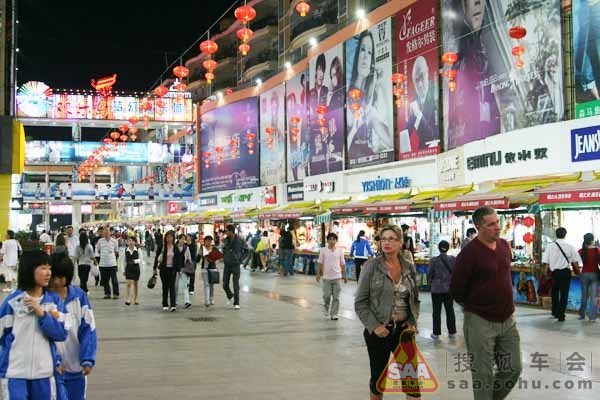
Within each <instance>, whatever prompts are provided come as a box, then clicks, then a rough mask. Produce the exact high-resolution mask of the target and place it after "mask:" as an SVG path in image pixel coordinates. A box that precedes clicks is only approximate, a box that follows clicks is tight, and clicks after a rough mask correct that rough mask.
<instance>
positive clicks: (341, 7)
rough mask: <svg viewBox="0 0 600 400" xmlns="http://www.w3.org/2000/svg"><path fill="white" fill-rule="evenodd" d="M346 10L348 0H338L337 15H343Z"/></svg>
mask: <svg viewBox="0 0 600 400" xmlns="http://www.w3.org/2000/svg"><path fill="white" fill-rule="evenodd" d="M347 12H348V0H338V17H343V16H344V15H346V13H347Z"/></svg>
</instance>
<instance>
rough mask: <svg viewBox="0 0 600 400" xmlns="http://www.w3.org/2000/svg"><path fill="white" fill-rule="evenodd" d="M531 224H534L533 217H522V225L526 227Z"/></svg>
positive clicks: (529, 226)
mask: <svg viewBox="0 0 600 400" xmlns="http://www.w3.org/2000/svg"><path fill="white" fill-rule="evenodd" d="M533 224H535V220H534V219H533V217H530V216H527V217H525V218H523V225H525V226H526V227H527V228H531V227H532V226H533Z"/></svg>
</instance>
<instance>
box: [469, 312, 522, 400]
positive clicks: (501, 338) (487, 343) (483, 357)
mask: <svg viewBox="0 0 600 400" xmlns="http://www.w3.org/2000/svg"><path fill="white" fill-rule="evenodd" d="M463 328H464V334H465V343H466V345H467V350H468V351H469V353H470V354H471V355H472V356H473V363H472V370H471V375H472V377H473V382H477V385H475V384H473V399H474V400H501V399H504V398H506V396H508V394H509V393H510V391H511V389H512V388H513V387H514V386H515V384H516V382H517V379H519V376H520V375H521V370H522V368H523V367H522V365H521V341H520V337H519V331H518V330H517V324H516V322H515V319H514V317H513V316H511V317H509V318H508V319H507V320H506V321H504V322H491V321H488V320H485V319H483V318H481V317H480V316H478V315H477V314H474V313H471V312H468V311H466V312H465V316H464V326H463ZM496 355H499V356H498V360H497V361H498V364H497V365H499V368H498V370H497V371H496V372H495V373H494V370H493V368H492V364H493V359H494V358H495V357H496ZM507 382H511V383H512V385H510V384H507ZM509 387H510V388H509Z"/></svg>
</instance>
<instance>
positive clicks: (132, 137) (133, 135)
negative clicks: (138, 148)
mask: <svg viewBox="0 0 600 400" xmlns="http://www.w3.org/2000/svg"><path fill="white" fill-rule="evenodd" d="M129 139H131V141H132V142H135V141H136V139H137V135H135V134H132V135H129Z"/></svg>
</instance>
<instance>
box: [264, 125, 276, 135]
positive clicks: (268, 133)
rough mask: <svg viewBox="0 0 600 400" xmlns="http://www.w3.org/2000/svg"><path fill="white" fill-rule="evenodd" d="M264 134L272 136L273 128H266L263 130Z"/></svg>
mask: <svg viewBox="0 0 600 400" xmlns="http://www.w3.org/2000/svg"><path fill="white" fill-rule="evenodd" d="M265 132H267V135H272V134H274V133H275V128H273V127H272V126H267V127H266V128H265Z"/></svg>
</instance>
